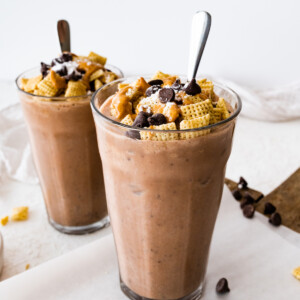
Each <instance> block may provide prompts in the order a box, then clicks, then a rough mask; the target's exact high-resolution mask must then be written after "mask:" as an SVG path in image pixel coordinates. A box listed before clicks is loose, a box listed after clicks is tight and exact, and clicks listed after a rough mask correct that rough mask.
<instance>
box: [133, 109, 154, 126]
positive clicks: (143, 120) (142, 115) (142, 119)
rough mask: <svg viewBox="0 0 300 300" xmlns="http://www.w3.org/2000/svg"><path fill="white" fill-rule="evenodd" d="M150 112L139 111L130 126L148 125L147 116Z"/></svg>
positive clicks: (149, 115)
mask: <svg viewBox="0 0 300 300" xmlns="http://www.w3.org/2000/svg"><path fill="white" fill-rule="evenodd" d="M151 115H152V114H151V113H147V112H145V111H140V112H139V114H138V115H137V116H136V118H135V120H134V122H133V124H132V127H137V128H143V127H149V122H148V118H149V117H151Z"/></svg>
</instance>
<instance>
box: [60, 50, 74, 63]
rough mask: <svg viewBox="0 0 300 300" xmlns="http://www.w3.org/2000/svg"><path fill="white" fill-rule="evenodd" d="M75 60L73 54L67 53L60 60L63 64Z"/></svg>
mask: <svg viewBox="0 0 300 300" xmlns="http://www.w3.org/2000/svg"><path fill="white" fill-rule="evenodd" d="M72 59H73V56H72V54H71V53H68V52H65V53H63V54H62V55H61V56H60V60H61V61H62V62H67V61H71V60H72Z"/></svg>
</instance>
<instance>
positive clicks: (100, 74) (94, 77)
mask: <svg viewBox="0 0 300 300" xmlns="http://www.w3.org/2000/svg"><path fill="white" fill-rule="evenodd" d="M103 74H104V71H103V70H102V69H99V70H97V71H95V72H94V73H92V74H91V76H90V81H94V80H95V79H98V78H100V77H101V76H102V75H103Z"/></svg>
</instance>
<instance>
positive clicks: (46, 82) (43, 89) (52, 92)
mask: <svg viewBox="0 0 300 300" xmlns="http://www.w3.org/2000/svg"><path fill="white" fill-rule="evenodd" d="M34 93H35V95H38V96H48V97H54V96H56V95H57V93H58V89H57V88H55V87H54V86H53V84H52V81H51V79H50V77H49V76H47V77H45V78H44V79H43V80H42V81H41V82H39V83H38V85H37V89H36V90H35V91H34Z"/></svg>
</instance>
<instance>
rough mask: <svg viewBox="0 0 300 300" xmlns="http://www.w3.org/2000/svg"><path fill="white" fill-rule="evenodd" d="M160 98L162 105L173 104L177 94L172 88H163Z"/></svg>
mask: <svg viewBox="0 0 300 300" xmlns="http://www.w3.org/2000/svg"><path fill="white" fill-rule="evenodd" d="M158 98H159V100H160V102H161V103H167V102H171V101H173V100H174V99H175V92H174V90H173V89H170V88H163V89H161V90H160V91H159V93H158Z"/></svg>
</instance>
